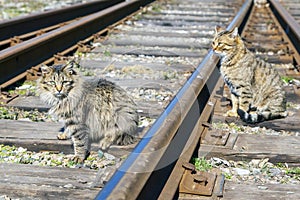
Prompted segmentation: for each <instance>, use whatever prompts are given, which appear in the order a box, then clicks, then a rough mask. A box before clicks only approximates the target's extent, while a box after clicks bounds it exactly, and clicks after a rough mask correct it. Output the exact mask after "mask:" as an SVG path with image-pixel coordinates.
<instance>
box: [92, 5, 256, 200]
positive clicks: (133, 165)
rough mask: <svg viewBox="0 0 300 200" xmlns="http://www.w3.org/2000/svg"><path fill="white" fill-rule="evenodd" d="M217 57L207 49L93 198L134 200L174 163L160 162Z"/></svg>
mask: <svg viewBox="0 0 300 200" xmlns="http://www.w3.org/2000/svg"><path fill="white" fill-rule="evenodd" d="M251 5H252V1H251V0H247V1H245V3H244V4H243V6H242V8H241V9H240V11H239V12H238V14H237V15H236V17H235V18H234V20H233V21H232V23H230V25H229V26H228V29H232V28H234V27H239V26H240V25H242V24H243V19H244V18H245V16H247V14H248V13H249V10H250V7H251ZM218 60H219V59H218V57H216V56H214V55H213V52H212V51H209V53H208V54H207V56H206V57H205V58H204V59H203V61H202V62H201V63H200V64H199V66H198V67H197V68H196V70H195V71H194V72H193V74H192V75H191V76H190V78H189V79H188V80H187V82H186V83H185V85H184V86H183V87H182V88H181V90H180V91H179V92H178V93H177V95H176V96H175V98H174V99H173V100H172V101H171V102H170V104H169V105H168V106H167V108H166V109H165V111H164V112H163V113H162V114H161V116H160V117H159V118H158V119H157V120H156V122H155V123H154V124H153V125H152V127H151V128H150V129H149V131H148V132H147V133H146V134H145V136H144V138H142V139H141V141H140V142H139V143H138V144H137V146H136V147H135V149H134V150H133V151H132V153H131V154H130V155H129V156H128V158H127V159H126V160H125V161H124V162H123V164H122V165H121V166H120V167H119V168H118V169H117V171H116V172H115V174H114V175H113V176H112V177H111V179H110V180H109V182H108V183H107V184H106V185H105V187H104V188H103V189H102V190H101V191H100V193H99V194H98V195H97V197H96V199H99V200H100V199H136V198H138V197H139V194H140V192H141V190H142V189H143V187H144V186H145V184H146V182H147V180H148V179H149V177H150V176H151V174H152V173H153V172H154V171H156V170H160V169H161V168H162V167H165V168H167V167H169V166H171V165H173V164H174V162H176V159H177V158H174V159H173V160H172V159H170V160H169V162H166V163H163V165H162V164H161V162H160V161H161V158H162V156H163V155H164V153H165V151H166V150H167V147H168V144H169V143H170V141H171V140H172V139H173V138H174V136H175V135H176V133H177V131H178V129H179V128H180V126H181V125H182V122H183V121H184V119H185V117H186V116H187V114H188V112H189V111H190V110H191V109H194V107H193V104H194V103H195V101H197V99H198V95H199V94H200V92H201V90H202V89H203V88H205V86H206V84H207V81H208V79H209V77H210V75H211V74H212V73H213V71H214V70H215V69H216V66H217V63H218ZM205 103H206V102H204V104H205ZM199 112H202V110H199ZM187 134H189V133H187Z"/></svg>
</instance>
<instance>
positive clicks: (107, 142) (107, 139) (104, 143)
mask: <svg viewBox="0 0 300 200" xmlns="http://www.w3.org/2000/svg"><path fill="white" fill-rule="evenodd" d="M117 136H118V130H117V129H116V128H111V129H108V130H106V131H105V133H104V137H103V138H102V139H101V140H100V142H99V147H100V149H101V150H103V151H105V150H107V149H108V148H109V147H110V146H111V145H112V144H113V143H114V142H115V140H116V139H117Z"/></svg>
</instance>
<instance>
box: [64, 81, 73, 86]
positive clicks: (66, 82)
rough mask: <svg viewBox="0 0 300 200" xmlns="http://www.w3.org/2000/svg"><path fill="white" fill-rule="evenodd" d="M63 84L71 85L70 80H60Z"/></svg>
mask: <svg viewBox="0 0 300 200" xmlns="http://www.w3.org/2000/svg"><path fill="white" fill-rule="evenodd" d="M62 83H63V84H64V85H71V84H72V81H63V82H62Z"/></svg>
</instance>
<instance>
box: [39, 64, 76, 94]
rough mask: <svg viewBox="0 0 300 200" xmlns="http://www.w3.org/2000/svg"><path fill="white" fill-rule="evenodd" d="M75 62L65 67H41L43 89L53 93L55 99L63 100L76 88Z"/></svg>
mask: <svg viewBox="0 0 300 200" xmlns="http://www.w3.org/2000/svg"><path fill="white" fill-rule="evenodd" d="M73 65H74V62H70V63H68V64H65V65H53V66H50V67H49V66H46V65H43V66H42V67H41V70H42V79H41V81H40V84H41V87H42V88H43V89H44V90H46V91H47V92H49V93H51V94H52V95H53V96H54V97H55V98H57V99H59V100H62V99H64V98H66V97H67V96H68V94H69V92H70V91H71V90H72V89H73V88H74V85H75V80H76V76H77V73H76V71H75V70H74V69H73Z"/></svg>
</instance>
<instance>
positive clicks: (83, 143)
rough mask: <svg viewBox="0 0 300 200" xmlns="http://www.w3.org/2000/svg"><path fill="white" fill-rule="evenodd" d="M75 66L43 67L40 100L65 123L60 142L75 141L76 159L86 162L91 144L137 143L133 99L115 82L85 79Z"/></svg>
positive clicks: (101, 145)
mask: <svg viewBox="0 0 300 200" xmlns="http://www.w3.org/2000/svg"><path fill="white" fill-rule="evenodd" d="M73 65H74V63H73V62H70V63H68V64H66V65H54V66H51V67H48V66H43V67H41V69H42V78H41V79H40V81H39V90H40V97H41V99H42V100H43V101H45V102H46V103H48V104H50V105H51V106H52V107H51V109H50V113H53V114H55V115H56V116H58V117H59V118H61V119H63V120H64V121H65V131H64V133H63V134H59V135H58V139H68V138H72V140H73V144H74V153H75V156H74V157H73V160H74V161H76V162H82V161H83V160H84V159H86V157H87V156H88V154H89V150H90V145H91V142H99V146H100V148H101V149H102V150H106V149H107V148H108V147H109V146H110V145H111V144H113V143H115V144H119V145H127V144H131V143H133V142H134V141H135V134H136V130H137V124H138V115H137V111H136V105H135V103H134V102H133V100H132V99H131V98H130V97H129V96H128V94H127V93H126V91H125V90H123V89H122V88H120V87H119V86H117V85H115V84H114V83H112V82H109V81H107V80H104V79H88V80H84V79H82V78H81V77H80V76H79V75H78V74H77V72H76V71H75V70H74V69H73Z"/></svg>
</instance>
